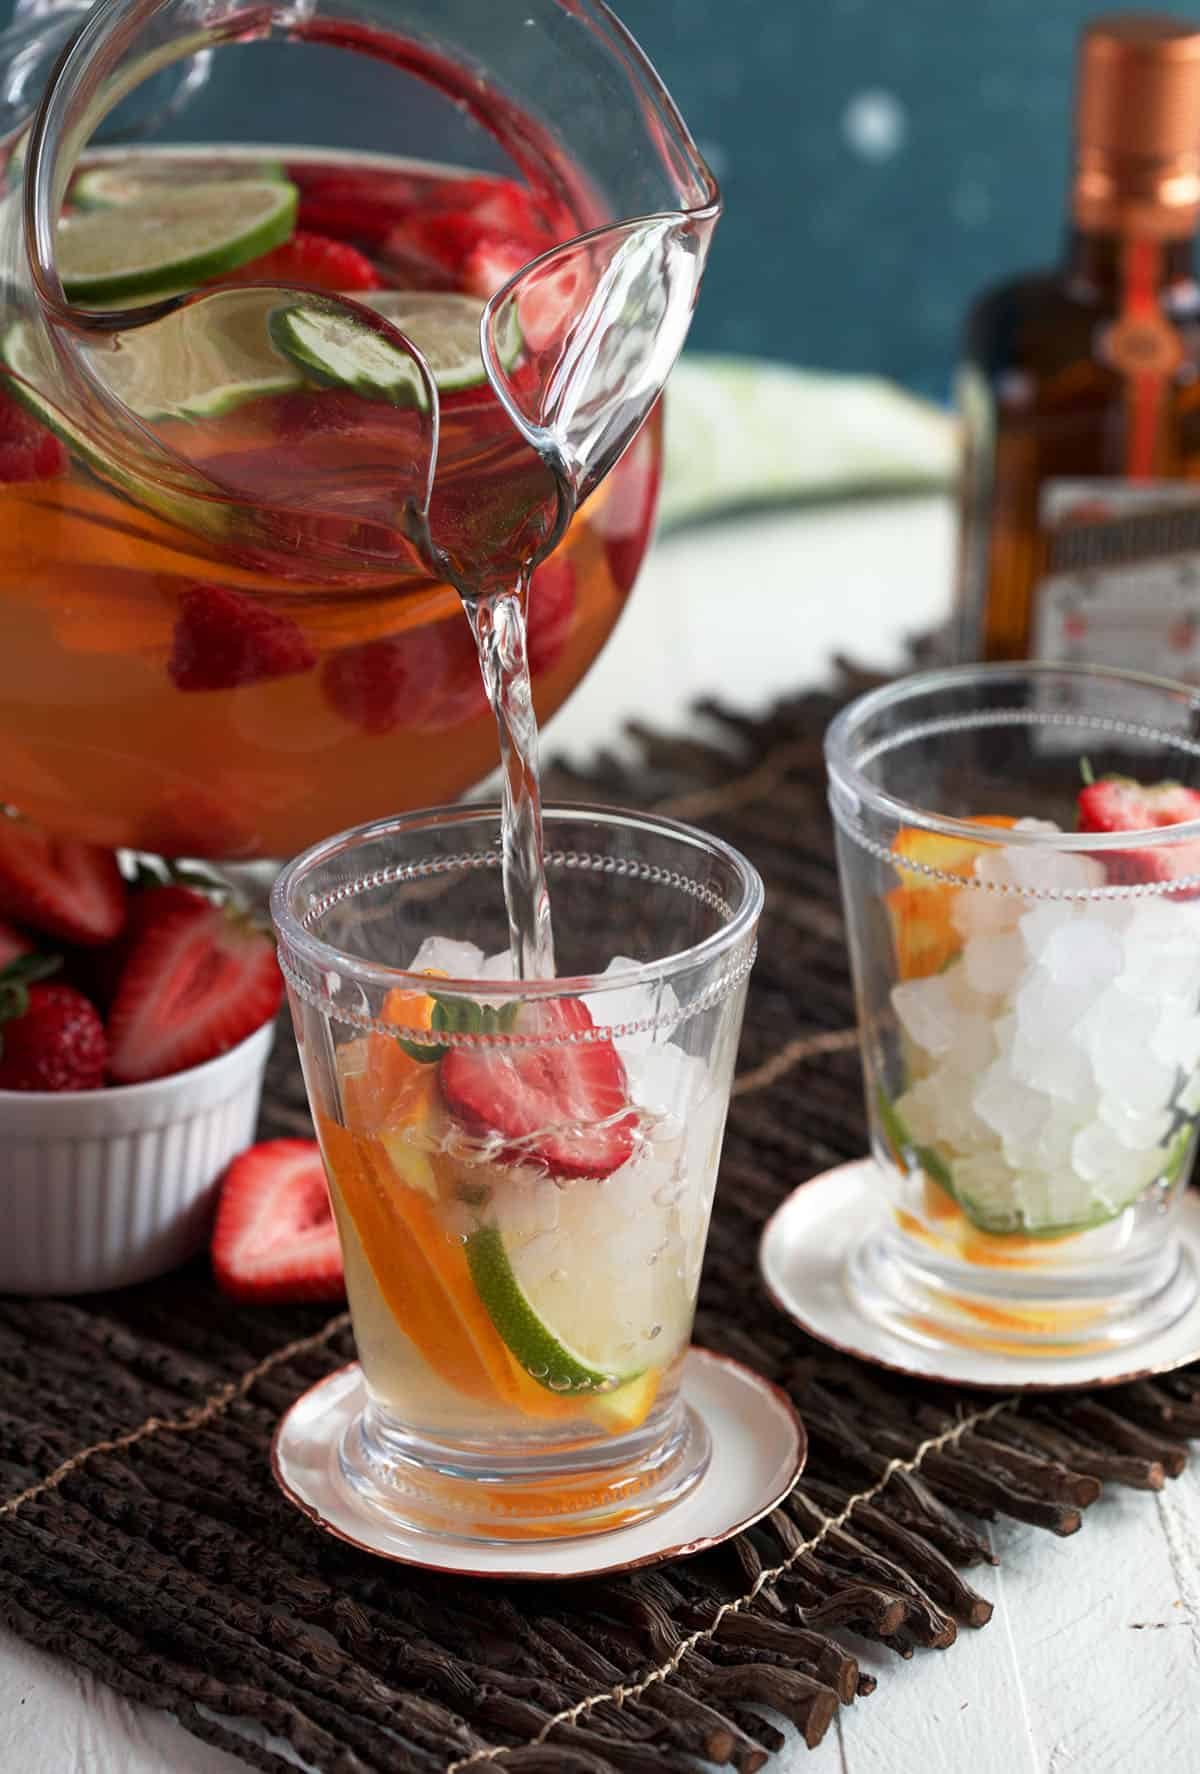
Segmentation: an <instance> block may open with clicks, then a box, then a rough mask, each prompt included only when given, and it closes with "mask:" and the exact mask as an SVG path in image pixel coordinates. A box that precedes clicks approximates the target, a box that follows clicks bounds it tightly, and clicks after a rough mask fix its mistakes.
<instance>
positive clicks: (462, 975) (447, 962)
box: [408, 936, 483, 979]
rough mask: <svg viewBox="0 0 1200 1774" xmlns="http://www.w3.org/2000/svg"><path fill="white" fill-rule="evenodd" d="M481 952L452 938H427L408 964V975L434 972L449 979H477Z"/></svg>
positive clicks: (468, 943) (481, 961) (481, 958)
mask: <svg viewBox="0 0 1200 1774" xmlns="http://www.w3.org/2000/svg"><path fill="white" fill-rule="evenodd" d="M482 966H483V950H482V949H480V948H477V947H476V946H475V944H474V943H473V942H456V941H455V939H454V938H453V937H452V936H427V937H426V938H425V941H424V942H423V943H422V944H421V946H420V948H419V949H418V950H417V952H416V954H415V955H414V956H413V958H412V960H411V961H410V962H409V964H408V971H409V972H410V973H428V972H430V971H434V970H436V971H437V972H438V973H444V974H446V976H447V977H448V978H450V979H479V978H480V972H479V969H480V968H481V967H482Z"/></svg>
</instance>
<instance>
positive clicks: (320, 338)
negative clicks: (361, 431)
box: [270, 302, 425, 407]
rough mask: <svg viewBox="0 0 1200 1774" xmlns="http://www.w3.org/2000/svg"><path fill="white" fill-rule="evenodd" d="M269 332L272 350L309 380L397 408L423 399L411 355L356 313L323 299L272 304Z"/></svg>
mask: <svg viewBox="0 0 1200 1774" xmlns="http://www.w3.org/2000/svg"><path fill="white" fill-rule="evenodd" d="M270 331H271V340H272V343H273V344H274V346H275V348H276V350H277V351H279V352H280V353H281V354H282V355H283V356H284V357H285V358H287V359H288V360H289V361H290V362H291V363H293V364H294V365H295V366H296V368H297V369H298V370H300V371H302V372H303V373H304V375H306V376H307V377H309V378H310V380H312V381H314V382H322V383H324V384H325V385H326V386H327V387H331V388H349V389H352V390H353V391H354V393H355V394H359V395H361V396H362V397H363V399H364V400H385V401H388V402H390V404H391V405H392V406H397V407H414V406H424V404H425V389H424V386H423V384H422V380H421V373H420V371H419V370H418V368H417V366H416V363H415V362H414V360H413V358H412V357H411V356H410V355H409V353H408V352H407V351H403V350H401V348H400V346H399V345H393V344H392V342H391V340H390V339H385V338H384V336H383V334H382V333H378V332H376V331H375V330H374V328H373V327H372V326H371V325H370V323H369V322H368V321H365V320H361V319H360V318H359V317H358V316H357V315H355V314H351V313H349V312H346V311H344V310H342V309H338V308H334V307H333V306H332V305H331V304H328V303H320V304H318V303H316V302H313V303H308V302H297V303H295V304H294V305H290V306H288V307H277V308H276V309H275V311H274V313H273V314H272V315H271V320H270Z"/></svg>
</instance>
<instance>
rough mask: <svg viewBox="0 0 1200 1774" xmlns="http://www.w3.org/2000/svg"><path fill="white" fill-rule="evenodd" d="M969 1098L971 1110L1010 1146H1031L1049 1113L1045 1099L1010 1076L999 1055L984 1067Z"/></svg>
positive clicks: (1047, 1100) (1039, 1092)
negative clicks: (989, 1064)
mask: <svg viewBox="0 0 1200 1774" xmlns="http://www.w3.org/2000/svg"><path fill="white" fill-rule="evenodd" d="M972 1100H973V1107H974V1109H975V1113H976V1114H977V1115H978V1116H979V1117H980V1118H981V1119H982V1120H984V1121H986V1122H987V1124H988V1126H989V1127H990V1128H991V1129H992V1131H993V1132H994V1133H997V1134H999V1135H1000V1138H1001V1140H1002V1141H1003V1142H1004V1144H1005V1146H1006V1148H1007V1147H1008V1146H1010V1145H1011V1146H1012V1147H1013V1149H1014V1150H1022V1151H1023V1150H1025V1149H1026V1148H1027V1147H1028V1148H1032V1146H1033V1144H1034V1142H1035V1141H1036V1140H1037V1137H1038V1135H1039V1134H1040V1133H1041V1131H1042V1128H1043V1126H1044V1125H1045V1122H1046V1119H1047V1116H1048V1115H1049V1113H1050V1103H1049V1099H1048V1098H1047V1097H1046V1096H1044V1095H1043V1094H1042V1092H1041V1091H1039V1090H1032V1089H1030V1087H1029V1085H1027V1084H1023V1083H1022V1082H1021V1080H1020V1079H1019V1078H1016V1077H1014V1076H1013V1073H1012V1071H1011V1069H1010V1067H1009V1064H1008V1062H1007V1060H1003V1059H998V1060H996V1061H995V1062H994V1063H993V1064H992V1065H991V1066H989V1067H988V1069H987V1071H986V1072H985V1073H984V1075H983V1078H982V1080H981V1081H980V1083H979V1085H978V1087H977V1089H976V1091H975V1095H974V1098H973V1099H972Z"/></svg>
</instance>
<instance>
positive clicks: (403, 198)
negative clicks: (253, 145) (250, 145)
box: [297, 168, 420, 246]
mask: <svg viewBox="0 0 1200 1774" xmlns="http://www.w3.org/2000/svg"><path fill="white" fill-rule="evenodd" d="M297 182H298V184H299V185H300V218H299V220H300V227H301V229H302V230H303V231H304V232H305V233H306V234H328V233H330V232H336V233H337V234H340V235H343V236H344V235H352V236H353V237H354V239H356V240H362V241H365V242H366V243H367V245H368V246H377V245H378V244H379V242H380V241H381V240H382V239H383V238H384V237H385V235H386V234H387V233H388V232H389V230H391V229H393V228H395V227H397V226H398V225H401V224H403V222H404V220H405V218H406V217H408V216H409V215H411V214H412V212H413V210H414V209H415V208H416V206H417V204H418V203H419V201H420V191H419V187H418V185H417V184H416V182H415V181H414V180H413V179H409V178H405V176H404V175H403V174H402V173H385V172H380V171H378V170H377V169H372V170H371V171H369V172H366V173H363V172H356V171H353V170H351V169H350V168H346V169H345V170H342V169H339V170H338V171H336V172H329V171H327V170H326V169H324V168H322V169H320V170H319V171H317V172H314V173H313V174H312V175H311V176H310V175H309V173H308V170H307V169H306V168H301V169H300V177H299V179H298V180H297Z"/></svg>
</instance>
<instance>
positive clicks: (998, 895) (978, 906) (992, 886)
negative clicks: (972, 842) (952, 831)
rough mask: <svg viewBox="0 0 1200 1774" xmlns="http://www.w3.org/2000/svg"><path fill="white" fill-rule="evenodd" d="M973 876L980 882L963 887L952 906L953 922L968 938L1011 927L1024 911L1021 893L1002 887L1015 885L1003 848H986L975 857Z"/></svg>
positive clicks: (991, 933)
mask: <svg viewBox="0 0 1200 1774" xmlns="http://www.w3.org/2000/svg"><path fill="white" fill-rule="evenodd" d="M972 876H973V878H974V880H976V881H977V882H978V883H979V885H978V886H976V887H961V888H960V889H959V890H958V892H957V893H956V894H955V895H954V899H953V902H952V903H951V906H950V922H951V923H952V924H953V925H954V928H955V929H956V930H957V931H958V934H959V935H960V936H962V937H964V938H966V937H971V936H976V935H978V936H989V935H995V934H996V933H997V932H999V931H1001V930H1011V929H1012V927H1013V925H1014V924H1015V923H1016V921H1017V919H1018V918H1019V917H1020V915H1021V901H1020V898H1019V896H1018V895H1017V894H1015V893H1006V892H1003V891H999V890H1000V889H1003V888H1006V887H1009V886H1011V885H1012V877H1011V875H1010V874H1009V872H1008V868H1007V866H1006V865H1005V862H1004V852H1003V851H1002V850H985V851H984V852H983V854H982V855H981V856H977V857H976V858H975V863H974V866H973V869H972Z"/></svg>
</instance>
